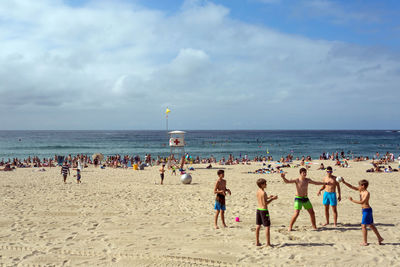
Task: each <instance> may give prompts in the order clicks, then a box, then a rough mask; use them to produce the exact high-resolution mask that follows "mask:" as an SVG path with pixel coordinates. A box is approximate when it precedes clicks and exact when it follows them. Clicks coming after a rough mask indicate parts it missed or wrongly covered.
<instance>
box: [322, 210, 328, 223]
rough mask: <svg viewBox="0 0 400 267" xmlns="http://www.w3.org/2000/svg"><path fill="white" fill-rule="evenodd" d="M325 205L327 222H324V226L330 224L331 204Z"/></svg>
mask: <svg viewBox="0 0 400 267" xmlns="http://www.w3.org/2000/svg"><path fill="white" fill-rule="evenodd" d="M324 207H325V218H326V223H325V224H323V225H322V226H325V225H328V224H329V205H324Z"/></svg>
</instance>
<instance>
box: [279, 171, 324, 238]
mask: <svg viewBox="0 0 400 267" xmlns="http://www.w3.org/2000/svg"><path fill="white" fill-rule="evenodd" d="M306 176H307V170H306V169H305V168H301V169H300V177H299V178H297V179H294V180H288V179H286V177H285V173H281V177H282V179H283V181H284V182H285V183H287V184H296V196H295V198H294V214H293V217H292V219H291V220H290V225H289V229H288V230H289V231H292V229H293V224H294V223H295V222H296V219H297V217H298V216H299V214H300V210H301V209H302V208H303V207H304V208H305V209H306V210H307V211H308V213H309V214H310V218H311V224H312V227H313V228H314V230H317V226H316V223H315V212H314V209H313V207H312V205H311V202H310V200H309V199H308V197H307V194H308V184H315V185H326V183H323V182H316V181H313V180H311V179H310V178H307V177H306Z"/></svg>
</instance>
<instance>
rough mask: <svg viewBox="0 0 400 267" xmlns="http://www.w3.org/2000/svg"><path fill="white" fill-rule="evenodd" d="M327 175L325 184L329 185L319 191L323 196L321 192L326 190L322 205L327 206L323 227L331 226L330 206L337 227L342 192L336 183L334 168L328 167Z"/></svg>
mask: <svg viewBox="0 0 400 267" xmlns="http://www.w3.org/2000/svg"><path fill="white" fill-rule="evenodd" d="M326 173H327V175H326V176H325V177H324V180H323V181H324V182H325V183H327V185H323V186H322V187H321V189H320V190H319V191H318V193H317V195H318V196H320V195H321V191H322V190H324V189H325V192H324V196H323V200H322V204H323V205H324V206H325V218H326V223H325V224H323V226H325V225H328V224H329V206H331V207H332V212H333V225H334V226H335V227H337V217H338V213H337V208H336V207H337V201H340V200H341V199H342V196H341V192H340V185H339V183H338V182H336V176H334V175H332V173H333V171H332V167H331V166H328V167H327V168H326ZM336 188H337V190H338V194H339V196H338V197H337V198H336Z"/></svg>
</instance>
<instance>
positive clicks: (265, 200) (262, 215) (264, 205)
mask: <svg viewBox="0 0 400 267" xmlns="http://www.w3.org/2000/svg"><path fill="white" fill-rule="evenodd" d="M257 185H258V187H259V189H258V190H257V202H258V208H257V214H256V246H261V243H260V228H261V224H262V225H264V227H265V235H266V239H267V246H271V240H270V229H269V228H270V226H271V221H270V218H269V212H268V204H269V203H271V202H272V201H273V200H275V199H278V196H272V195H271V196H267V193H266V192H265V191H264V190H265V188H267V181H266V180H265V179H262V178H260V179H258V180H257Z"/></svg>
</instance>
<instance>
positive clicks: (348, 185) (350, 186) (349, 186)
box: [342, 178, 358, 191]
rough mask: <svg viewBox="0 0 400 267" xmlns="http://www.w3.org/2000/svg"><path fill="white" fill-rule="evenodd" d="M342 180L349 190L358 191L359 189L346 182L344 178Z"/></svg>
mask: <svg viewBox="0 0 400 267" xmlns="http://www.w3.org/2000/svg"><path fill="white" fill-rule="evenodd" d="M342 179H343V181H342V182H343V184H345V185H346V186H347V187H348V188H351V189H353V190H356V191H358V187H355V186H353V185H351V184H349V183H348V182H346V181H345V180H344V178H342Z"/></svg>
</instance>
